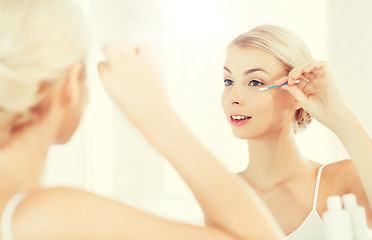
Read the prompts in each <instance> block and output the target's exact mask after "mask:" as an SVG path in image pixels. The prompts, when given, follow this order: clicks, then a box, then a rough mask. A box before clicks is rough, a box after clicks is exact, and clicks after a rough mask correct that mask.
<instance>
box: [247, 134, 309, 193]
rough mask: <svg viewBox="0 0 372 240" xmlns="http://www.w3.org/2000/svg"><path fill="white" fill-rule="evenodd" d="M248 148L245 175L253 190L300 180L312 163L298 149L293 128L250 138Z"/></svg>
mask: <svg viewBox="0 0 372 240" xmlns="http://www.w3.org/2000/svg"><path fill="white" fill-rule="evenodd" d="M248 149H249V164H248V167H247V169H246V170H245V171H244V172H243V173H242V175H243V176H244V178H246V179H247V180H248V182H250V183H251V184H252V186H253V187H255V186H256V187H257V188H261V189H270V188H272V187H273V186H275V185H278V184H280V183H284V182H286V181H289V180H291V179H293V178H295V177H300V176H301V174H302V172H303V171H301V170H303V169H305V168H309V167H310V163H309V161H308V160H306V159H305V158H304V157H303V156H302V155H301V153H300V152H299V150H298V147H297V145H296V140H295V136H294V133H293V130H292V129H281V130H280V131H277V132H273V133H271V134H266V135H265V136H263V137H260V138H257V139H250V140H248Z"/></svg>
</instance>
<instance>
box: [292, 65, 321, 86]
mask: <svg viewBox="0 0 372 240" xmlns="http://www.w3.org/2000/svg"><path fill="white" fill-rule="evenodd" d="M320 71H328V66H327V63H326V62H322V61H312V62H309V63H305V64H303V65H301V66H299V67H295V68H293V69H292V71H291V72H290V73H289V74H288V77H289V79H288V85H293V83H294V81H295V80H297V79H300V78H302V77H304V78H306V79H307V80H310V81H311V80H313V79H314V78H316V76H317V75H318V74H320V73H321V72H320Z"/></svg>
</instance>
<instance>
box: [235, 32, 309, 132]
mask: <svg viewBox="0 0 372 240" xmlns="http://www.w3.org/2000/svg"><path fill="white" fill-rule="evenodd" d="M230 45H235V46H238V47H240V48H247V47H255V48H260V49H262V50H264V51H266V52H268V53H270V54H272V55H273V56H274V57H276V58H277V59H279V60H280V61H281V62H282V64H283V66H284V68H285V70H286V71H288V72H290V71H291V70H292V69H293V68H294V67H296V66H299V65H301V64H304V63H307V62H309V61H312V60H313V58H312V56H311V53H310V51H309V49H308V47H307V46H306V44H305V43H304V42H303V41H302V40H301V39H300V38H299V37H297V36H296V35H295V34H294V33H292V32H290V31H289V30H287V29H285V28H282V27H278V26H274V25H262V26H258V27H256V28H254V29H252V30H250V31H249V32H247V33H244V34H242V35H240V36H238V37H237V38H236V39H235V40H233V41H232V42H231V44H230ZM294 118H295V120H296V122H295V125H294V131H295V133H296V132H298V131H299V130H302V129H305V128H306V127H307V125H308V124H309V123H310V122H311V121H312V117H311V116H310V114H309V113H308V112H306V111H305V110H304V109H303V108H300V109H298V110H297V111H296V112H295V115H294Z"/></svg>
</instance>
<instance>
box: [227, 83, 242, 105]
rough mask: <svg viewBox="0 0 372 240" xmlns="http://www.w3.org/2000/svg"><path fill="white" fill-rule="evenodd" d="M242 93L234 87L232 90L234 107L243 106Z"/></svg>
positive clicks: (231, 98)
mask: <svg viewBox="0 0 372 240" xmlns="http://www.w3.org/2000/svg"><path fill="white" fill-rule="evenodd" d="M242 94H243V93H242V91H240V90H239V88H238V87H233V88H232V89H231V95H230V101H231V104H232V105H243V104H244V101H243V95H242Z"/></svg>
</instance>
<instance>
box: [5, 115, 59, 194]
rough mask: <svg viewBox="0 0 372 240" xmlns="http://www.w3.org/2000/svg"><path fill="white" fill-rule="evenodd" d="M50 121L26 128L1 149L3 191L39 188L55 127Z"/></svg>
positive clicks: (43, 121) (41, 121) (44, 120)
mask: <svg viewBox="0 0 372 240" xmlns="http://www.w3.org/2000/svg"><path fill="white" fill-rule="evenodd" d="M51 126H52V125H50V124H48V122H47V119H43V120H40V122H37V123H34V124H32V125H30V126H26V127H25V128H24V129H22V130H20V132H18V133H16V134H15V135H14V136H13V137H12V139H11V140H10V142H9V143H8V144H7V145H6V146H4V147H3V148H2V149H0V188H1V189H9V188H11V189H16V190H18V191H20V190H26V191H30V190H33V189H36V188H39V187H40V180H41V176H42V173H43V169H44V164H45V159H46V157H47V154H48V149H49V147H50V145H51V144H52V143H53V128H52V127H51Z"/></svg>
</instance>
